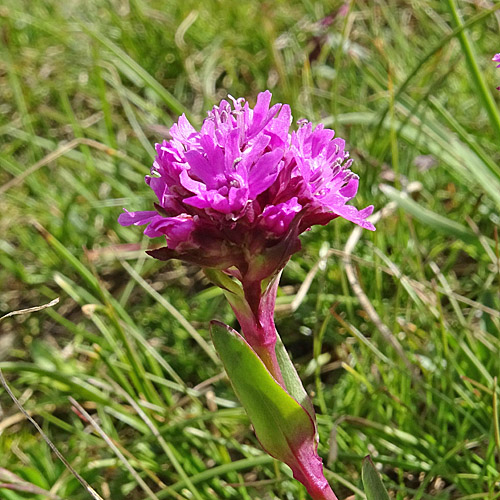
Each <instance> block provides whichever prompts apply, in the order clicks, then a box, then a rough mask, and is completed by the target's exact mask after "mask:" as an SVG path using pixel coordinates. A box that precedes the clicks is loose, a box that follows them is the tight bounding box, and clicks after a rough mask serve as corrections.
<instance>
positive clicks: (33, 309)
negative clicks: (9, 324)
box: [0, 297, 59, 321]
mask: <svg viewBox="0 0 500 500" xmlns="http://www.w3.org/2000/svg"><path fill="white" fill-rule="evenodd" d="M58 303H59V297H57V298H55V299H54V300H51V301H50V302H49V303H48V304H43V305H41V306H35V307H28V308H27V309H19V310H17V311H11V312H10V313H7V314H4V315H3V316H1V317H0V321H2V320H3V319H5V318H9V317H10V316H17V315H18V314H29V313H32V312H37V311H41V310H42V309H47V307H52V306H55V305H56V304H58Z"/></svg>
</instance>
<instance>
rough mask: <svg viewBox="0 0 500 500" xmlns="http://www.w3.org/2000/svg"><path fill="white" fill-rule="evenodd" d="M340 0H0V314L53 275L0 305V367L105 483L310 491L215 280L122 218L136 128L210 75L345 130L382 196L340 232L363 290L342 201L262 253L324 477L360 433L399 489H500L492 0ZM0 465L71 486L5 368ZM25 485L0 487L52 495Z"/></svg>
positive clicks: (170, 491)
mask: <svg viewBox="0 0 500 500" xmlns="http://www.w3.org/2000/svg"><path fill="white" fill-rule="evenodd" d="M341 7H342V4H341V3H340V2H330V1H326V0H319V1H308V0H304V1H296V0H289V1H270V0H269V1H265V2H256V1H255V2H249V1H246V0H240V1H230V0H205V1H204V2H198V1H193V0H183V1H178V0H170V1H163V2H161V1H157V0H151V1H146V0H109V1H105V0H99V1H98V0H88V1H83V0H80V1H78V0H69V1H64V2H63V1H59V0H43V1H42V0H31V1H28V0H3V1H2V3H1V5H0V37H1V43H0V186H1V187H0V316H1V315H3V314H6V313H8V312H9V311H12V310H16V309H20V308H26V307H31V306H36V305H40V304H43V303H46V302H48V301H49V300H51V299H54V298H55V297H60V302H59V304H58V305H57V306H55V307H53V308H51V309H45V310H44V311H40V312H37V313H32V314H30V315H22V316H21V315H20V316H13V317H9V318H7V319H4V320H3V321H1V322H0V368H1V369H2V370H3V372H4V374H5V375H6V377H7V378H8V380H9V383H10V385H11V388H12V390H13V392H14V393H15V395H16V396H17V397H18V398H19V399H20V401H21V402H22V404H23V405H24V407H25V408H26V410H27V411H28V412H30V414H31V415H32V416H33V417H34V418H35V420H36V421H37V422H38V423H39V424H40V425H41V426H42V428H43V430H44V431H45V432H46V433H47V434H48V435H49V436H50V438H51V439H52V440H53V442H54V443H55V444H56V446H57V447H58V448H59V449H60V450H61V452H62V453H63V455H64V456H65V457H66V459H67V460H68V461H69V462H70V463H71V464H72V466H73V467H74V468H75V469H76V470H77V471H78V472H79V473H80V474H81V475H82V476H83V477H84V478H85V479H86V480H87V481H88V482H89V483H90V484H91V485H92V486H93V487H94V488H95V489H96V490H97V491H98V492H99V494H100V495H101V496H102V497H103V498H104V499H105V500H108V499H110V500H120V499H155V498H158V499H161V498H174V499H198V500H199V499H212V498H220V499H224V498H239V499H240V498H241V499H244V500H248V499H276V498H278V499H290V500H291V499H305V498H307V496H306V493H305V490H304V489H303V488H302V486H301V485H299V484H298V483H297V482H295V481H293V480H292V479H291V475H290V472H289V470H288V469H287V467H285V466H283V465H281V464H279V463H277V462H275V461H273V460H272V459H270V458H268V457H267V456H266V455H265V454H264V453H263V452H262V451H261V449H260V447H259V445H258V443H257V442H256V439H255V437H254V435H253V433H252V431H251V429H250V426H249V422H248V419H247V417H246V415H245V414H244V412H243V411H242V410H241V408H240V406H239V404H238V403H237V401H236V400H235V396H234V394H233V392H232V391H231V388H230V386H229V383H228V381H227V379H226V378H225V377H224V375H223V372H222V368H221V365H220V363H219V362H218V361H217V357H216V355H215V354H214V351H213V349H212V348H211V345H210V340H209V334H208V330H207V326H208V322H209V320H211V319H212V318H217V319H219V320H222V321H225V322H227V323H229V324H231V325H233V326H236V325H235V320H234V319H233V315H232V313H231V311H230V309H229V307H228V306H227V304H226V303H225V301H224V299H223V297H222V296H221V294H220V293H219V291H218V290H217V289H215V288H213V287H211V286H210V284H209V283H208V282H207V281H206V280H205V279H204V278H203V276H202V274H201V273H200V271H199V269H197V268H195V267H190V266H186V265H183V264H181V263H179V262H177V261H172V262H169V263H167V264H164V263H160V262H157V261H153V260H152V259H149V258H146V256H145V254H144V253H143V251H142V250H141V248H140V247H141V245H142V247H145V246H146V245H147V244H148V241H146V239H145V238H143V237H142V233H141V231H140V229H139V228H122V227H120V226H119V225H118V224H117V222H116V219H117V217H118V215H119V213H120V212H121V210H122V207H124V206H126V207H129V208H131V209H132V208H133V209H147V208H148V207H150V206H151V203H152V199H153V195H152V192H150V190H149V189H148V188H147V186H145V184H144V182H143V178H144V175H145V174H146V173H147V172H148V169H149V167H150V165H151V163H152V155H153V148H152V145H153V144H154V143H155V142H157V141H160V140H161V139H162V136H163V133H164V131H165V130H166V129H167V128H168V127H169V126H170V125H171V124H172V123H173V122H174V121H175V120H176V118H177V116H178V115H179V114H180V113H183V112H184V113H186V114H187V115H188V116H189V117H190V118H191V119H192V121H193V123H194V124H196V125H199V124H200V123H201V121H202V120H203V117H204V113H205V111H206V110H207V109H208V108H210V107H211V106H212V105H213V104H214V103H216V102H218V101H219V100H220V99H221V98H223V97H225V96H226V95H227V93H230V94H231V95H233V96H236V97H237V96H245V97H247V98H248V99H249V100H250V102H254V101H255V97H256V95H257V93H258V92H259V91H262V90H264V89H266V88H269V89H270V90H271V91H272V92H273V101H274V102H287V103H289V104H290V105H291V107H292V110H293V115H294V119H299V118H307V119H309V120H312V121H314V122H320V121H322V122H324V123H325V124H327V125H328V126H330V127H332V128H334V129H335V130H336V132H337V134H338V135H340V136H341V137H344V138H345V139H346V141H347V144H348V146H349V149H350V151H351V154H352V157H353V158H354V159H355V163H354V165H353V169H354V170H355V171H356V172H357V173H358V174H359V175H360V178H361V182H360V192H359V194H358V196H357V198H356V200H355V204H356V205H357V206H358V207H364V206H366V205H367V204H372V203H373V204H374V205H375V207H376V210H383V216H382V218H381V220H380V221H379V222H378V223H377V231H376V232H375V233H373V234H372V233H369V232H367V231H365V232H363V234H362V235H361V238H360V240H359V242H358V243H357V245H356V246H355V248H354V250H353V256H352V266H353V268H354V279H355V282H356V283H357V285H358V286H359V287H361V290H363V291H364V294H366V299H367V300H365V301H363V300H362V301H361V302H360V300H359V295H356V294H355V293H353V291H352V288H351V285H350V283H349V280H348V276H347V275H346V267H345V262H344V257H345V255H344V253H343V252H344V249H345V245H346V242H347V239H348V238H349V236H350V235H351V232H352V231H353V229H354V227H353V226H352V225H351V224H349V223H348V222H346V221H343V220H337V221H334V222H332V223H331V224H329V225H328V226H326V227H317V228H314V229H313V230H312V231H310V232H308V233H307V234H305V235H303V237H302V241H303V250H302V251H301V252H300V253H299V254H297V255H295V256H294V257H293V259H292V261H291V262H290V264H289V265H288V266H287V268H286V270H285V272H284V276H283V279H282V285H283V286H282V289H281V291H280V296H279V300H278V303H279V307H280V314H279V315H278V317H277V325H278V329H279V331H280V333H281V336H282V338H283V340H284V342H285V344H286V346H287V347H288V348H289V350H290V352H291V353H292V356H293V359H294V361H295V362H296V364H297V367H298V369H299V372H300V375H301V377H302V379H303V380H304V383H305V385H306V387H307V389H308V391H309V392H310V393H311V394H312V395H313V400H314V403H315V405H316V408H317V410H318V420H319V432H320V438H321V440H320V446H319V453H320V455H321V456H322V457H324V460H325V464H326V469H327V470H326V476H327V478H328V479H329V480H330V482H331V484H332V486H333V487H334V489H335V491H336V492H337V494H338V496H339V498H341V499H342V498H347V497H350V496H352V495H355V496H356V498H359V499H360V498H363V493H362V491H361V488H362V485H361V480H360V472H361V460H362V458H363V457H364V456H365V455H366V454H368V453H370V454H371V455H372V458H373V460H374V462H375V463H376V464H377V466H378V467H380V471H381V473H382V475H383V479H384V482H385V484H386V485H387V487H388V489H389V490H390V492H391V495H392V496H393V498H398V499H404V498H411V499H424V498H439V499H452V498H453V499H462V500H465V499H495V498H500V473H499V459H500V437H499V430H498V428H499V423H498V402H497V394H498V382H497V376H498V375H499V368H500V356H499V350H500V313H499V309H500V307H499V306H500V301H499V284H500V271H499V256H498V238H497V232H496V227H497V226H498V224H499V215H498V214H499V208H500V166H499V162H500V148H499V147H498V146H499V144H500V118H499V108H498V106H499V97H500V93H498V92H497V91H496V90H495V87H496V86H498V85H499V84H500V70H496V69H495V65H494V64H493V63H492V62H491V58H492V57H493V55H494V54H495V53H496V52H500V36H499V35H500V29H499V26H500V4H499V3H498V2H491V1H477V2H469V1H465V0H422V1H419V2H416V1H409V0H399V1H397V0H375V1H368V0H365V1H363V0H360V1H351V2H348V3H347V4H345V7H344V10H343V14H339V9H341ZM336 14H338V15H336ZM329 16H330V17H329ZM464 23H467V24H466V29H463V24H464ZM127 243H129V244H136V246H135V247H132V248H128V247H123V246H119V245H123V244H127ZM309 273H311V274H310V275H309V276H311V277H313V279H312V282H311V286H310V288H309V289H308V290H307V293H306V294H305V296H304V298H303V300H302V301H300V304H299V305H298V307H296V308H292V307H290V305H291V304H294V305H296V304H297V302H298V301H297V300H296V299H297V293H298V291H299V287H300V286H301V285H302V283H303V282H304V281H305V280H306V277H307V276H308V274H309ZM367 301H368V304H371V306H372V307H373V309H374V311H375V312H376V314H377V315H378V318H379V322H378V323H377V322H374V321H373V314H371V315H370V314H369V306H368V305H367ZM383 333H384V334H383ZM388 338H392V339H393V341H394V339H395V340H396V341H397V342H399V343H400V345H401V346H402V348H403V349H404V352H405V353H406V354H405V355H406V357H407V361H406V362H405V360H404V359H403V358H402V357H401V355H399V354H398V353H397V352H396V350H395V349H394V346H393V345H392V344H391V342H390V341H388ZM408 364H410V365H411V369H410V368H409V367H408ZM69 396H72V397H73V398H75V400H77V401H78V402H79V403H80V404H82V405H83V407H84V408H85V409H86V411H87V412H88V413H89V414H90V415H91V416H92V417H93V418H94V419H95V420H96V422H97V423H98V425H99V426H100V428H101V429H102V430H103V431H104V433H106V435H107V436H108V437H109V440H110V442H111V443H113V444H114V448H113V447H111V446H110V445H109V442H108V443H107V442H106V441H105V440H104V439H103V438H102V436H100V435H99V434H97V433H96V432H95V430H94V428H93V427H92V426H91V425H90V424H89V422H88V420H86V419H85V418H83V417H82V415H81V413H79V412H78V411H75V410H74V409H72V405H71V403H70V402H69V401H68V397H69ZM139 409H140V410H142V412H141V411H139ZM153 431H154V432H153ZM0 467H1V468H4V469H6V470H9V471H11V472H13V473H15V474H17V475H18V476H19V477H21V478H22V479H23V480H25V481H26V482H27V483H29V484H31V485H36V486H38V487H41V488H43V489H44V490H47V491H50V492H51V495H53V498H55V497H56V496H59V497H60V498H64V499H69V498H71V499H73V500H78V499H85V498H90V497H89V495H88V493H87V492H86V491H85V490H84V489H83V488H82V487H81V486H80V485H79V484H78V482H77V481H76V480H75V479H74V478H73V477H72V475H71V474H70V473H69V472H68V471H66V470H65V468H64V466H63V465H62V464H61V463H60V462H59V461H58V459H57V458H56V457H55V455H54V454H53V453H52V452H51V451H50V449H49V448H48V446H47V445H46V444H45V443H44V441H43V440H42V438H41V436H40V435H39V434H38V433H37V432H36V431H35V430H34V428H33V427H32V426H31V424H30V423H28V422H27V421H26V420H25V419H24V417H23V416H22V415H21V414H20V412H19V410H18V409H17V408H16V407H15V406H14V405H13V403H12V401H11V400H10V398H9V397H8V396H7V395H6V394H5V393H4V392H1V390H0ZM131 470H132V471H135V472H134V473H133V474H132V472H131ZM0 471H2V469H0ZM1 474H4V475H5V474H6V472H5V470H3V472H1ZM0 477H1V476H0ZM0 482H1V481H0ZM30 488H31V487H30ZM33 491H34V490H33V489H31V491H30V492H28V493H21V492H19V491H13V490H8V489H0V498H2V499H6V500H19V499H21V498H34V499H41V498H51V497H50V496H47V494H45V495H36V494H35V493H34V492H33Z"/></svg>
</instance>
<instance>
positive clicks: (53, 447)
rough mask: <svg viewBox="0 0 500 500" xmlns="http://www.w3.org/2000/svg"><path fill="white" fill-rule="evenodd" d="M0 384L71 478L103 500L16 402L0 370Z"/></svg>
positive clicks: (92, 494) (95, 497)
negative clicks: (71, 475)
mask: <svg viewBox="0 0 500 500" xmlns="http://www.w3.org/2000/svg"><path fill="white" fill-rule="evenodd" d="M0 382H1V383H2V385H3V387H4V389H5V391H6V392H7V394H8V395H9V397H10V398H11V399H12V401H14V404H15V405H16V406H17V407H18V408H19V410H20V411H21V413H22V414H23V415H24V416H25V417H26V418H27V419H28V420H29V421H30V422H31V423H32V424H33V426H34V427H35V429H36V430H37V431H38V432H39V433H40V435H41V436H42V438H43V439H44V441H45V442H46V443H47V444H48V445H49V447H50V449H51V450H52V451H53V452H54V453H55V454H56V456H57V458H58V459H59V460H60V461H61V462H62V463H63V464H64V466H65V467H66V468H67V469H68V470H69V471H70V472H71V474H73V476H74V477H75V478H76V479H77V480H78V482H79V483H80V484H81V485H82V486H83V487H84V488H85V489H86V490H87V492H88V493H89V494H90V496H91V497H92V498H94V500H103V499H102V497H101V496H100V495H99V494H98V493H97V492H96V491H95V490H94V489H93V488H92V486H90V484H89V483H87V481H85V479H83V477H82V476H80V474H78V472H76V470H75V469H73V467H72V465H71V464H70V463H69V462H68V461H67V460H66V459H65V458H64V456H63V455H62V453H61V452H60V451H59V450H58V449H57V448H56V445H55V444H54V443H53V442H52V441H51V440H50V438H49V437H48V436H47V434H45V432H43V430H42V428H41V427H40V426H39V425H38V424H37V423H36V421H35V420H34V419H33V418H32V417H31V416H30V415H29V414H28V412H27V411H26V410H25V409H24V408H23V406H22V405H21V403H20V402H19V401H18V399H17V398H16V396H14V393H13V392H12V391H11V390H10V387H9V385H8V384H7V381H6V380H5V378H4V376H3V373H2V370H0Z"/></svg>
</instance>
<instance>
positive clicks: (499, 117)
mask: <svg viewBox="0 0 500 500" xmlns="http://www.w3.org/2000/svg"><path fill="white" fill-rule="evenodd" d="M448 9H449V10H450V13H451V16H452V18H453V21H454V23H455V25H456V26H457V27H462V26H463V24H464V23H463V22H462V19H461V17H460V14H459V12H458V9H457V6H456V4H455V0H448ZM457 36H458V39H459V40H460V45H461V46H462V50H463V52H464V54H465V60H466V62H467V66H468V67H469V72H470V75H471V78H472V80H473V82H474V85H475V86H476V89H477V91H478V93H479V96H480V97H481V100H482V101H483V104H484V107H485V108H486V111H487V113H488V115H489V117H490V121H491V125H492V127H493V129H494V130H495V132H496V134H497V135H498V136H499V137H500V113H499V112H498V108H497V107H496V105H495V101H494V99H493V96H492V95H491V92H490V91H489V89H488V86H487V85H486V82H485V80H484V77H483V74H482V73H481V70H480V69H479V65H478V64H477V56H476V54H475V52H474V48H473V46H472V44H471V42H470V40H469V37H468V36H467V33H466V32H465V31H464V30H462V31H460V33H458V35H457Z"/></svg>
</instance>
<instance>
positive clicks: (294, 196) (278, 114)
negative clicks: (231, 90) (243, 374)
mask: <svg viewBox="0 0 500 500" xmlns="http://www.w3.org/2000/svg"><path fill="white" fill-rule="evenodd" d="M230 101H231V102H229V101H227V100H223V101H221V102H220V104H219V105H218V106H214V108H213V109H212V110H211V111H209V113H208V117H207V118H206V119H205V121H204V122H203V125H202V127H201V130H200V131H197V130H196V129H195V128H194V127H193V126H192V125H191V124H190V123H189V121H188V120H187V119H186V117H185V116H184V115H183V116H181V117H180V118H179V121H178V122H177V123H176V124H174V125H173V126H172V127H171V129H170V136H171V138H170V140H165V141H163V143H161V144H157V145H156V152H157V156H156V158H155V161H154V164H153V167H152V169H151V175H149V176H147V177H146V182H147V184H148V185H149V186H150V187H151V188H152V189H153V191H154V192H155V194H156V196H157V198H158V203H157V204H155V207H156V210H155V211H147V212H127V211H126V212H125V213H123V214H122V215H121V216H120V218H119V222H120V224H122V225H124V226H128V225H132V224H134V225H143V224H148V227H147V228H146V230H145V231H144V233H145V234H146V235H147V236H150V237H157V236H165V237H166V243H167V246H166V247H164V248H161V249H158V250H153V251H151V252H149V253H150V255H152V256H153V257H156V258H159V259H162V260H166V259H170V258H178V259H181V260H185V261H187V262H193V263H197V264H199V265H201V266H202V267H205V268H217V269H224V270H228V271H229V272H230V273H231V274H233V275H234V276H236V277H238V278H240V279H244V278H245V277H247V278H248V277H251V280H252V281H258V280H262V279H264V278H267V277H269V276H271V275H273V274H274V273H276V272H277V271H278V270H279V269H280V268H281V267H283V265H284V264H285V263H286V261H287V260H288V258H289V257H290V255H292V253H294V252H296V251H297V250H298V249H299V248H300V242H299V239H298V236H299V234H300V233H302V232H303V231H305V230H307V229H309V228H310V227H311V226H312V225H314V224H326V223H327V222H328V221H330V220H332V219H334V218H336V217H339V216H340V217H343V218H345V219H347V220H349V221H351V222H354V223H355V224H358V225H360V226H362V227H364V228H366V229H370V230H374V227H373V225H372V224H371V223H370V222H368V221H367V220H366V218H367V217H368V216H369V215H370V214H371V212H372V211H373V207H371V206H370V207H367V208H365V209H364V210H361V211H358V210H357V209H356V208H355V207H353V206H351V205H347V202H348V201H349V200H350V199H352V198H353V197H354V196H355V195H356V192H357V189H358V177H357V176H356V175H355V174H353V173H352V172H351V171H350V166H351V163H352V160H349V154H348V153H347V152H346V151H345V149H344V148H345V143H344V141H343V140H342V139H340V138H335V137H334V135H335V134H334V131H333V130H329V129H325V128H324V127H323V125H318V126H317V127H316V128H313V126H312V124H311V123H309V122H302V123H301V124H300V127H299V129H298V130H297V131H294V132H292V133H291V134H290V125H291V122H292V116H291V112H290V107H289V106H287V105H281V104H275V105H274V106H271V105H270V104H271V93H270V92H269V91H266V92H263V93H261V94H259V95H258V98H257V103H256V105H255V107H254V108H253V109H252V108H250V106H249V105H248V103H247V102H245V100H244V99H243V98H240V99H234V98H232V97H231V96H230Z"/></svg>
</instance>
